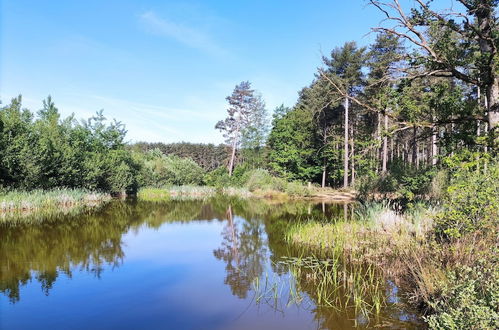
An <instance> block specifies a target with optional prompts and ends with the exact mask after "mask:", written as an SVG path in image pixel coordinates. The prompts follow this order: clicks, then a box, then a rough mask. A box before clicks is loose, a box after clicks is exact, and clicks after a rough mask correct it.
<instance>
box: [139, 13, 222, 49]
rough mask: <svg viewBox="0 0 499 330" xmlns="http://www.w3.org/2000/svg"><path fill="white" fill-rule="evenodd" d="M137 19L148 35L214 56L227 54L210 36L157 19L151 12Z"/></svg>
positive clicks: (169, 21)
mask: <svg viewBox="0 0 499 330" xmlns="http://www.w3.org/2000/svg"><path fill="white" fill-rule="evenodd" d="M139 19H140V23H141V24H142V25H143V26H144V27H145V29H146V30H147V31H148V32H149V33H152V34H156V35H160V36H164V37H168V38H171V39H174V40H176V41H177V42H179V43H181V44H183V45H185V46H188V47H191V48H195V49H198V50H201V51H203V52H206V53H209V54H211V55H214V56H223V55H226V54H227V52H226V50H225V49H223V48H222V47H220V46H219V45H217V44H216V43H215V42H214V41H213V40H212V39H211V38H210V36H208V35H207V34H205V33H203V32H202V31H199V30H197V29H194V28H192V27H189V26H185V25H182V24H179V23H175V22H173V21H171V20H168V19H165V18H161V17H158V16H157V15H156V13H154V12H153V11H148V12H145V13H143V14H142V15H140V17H139Z"/></svg>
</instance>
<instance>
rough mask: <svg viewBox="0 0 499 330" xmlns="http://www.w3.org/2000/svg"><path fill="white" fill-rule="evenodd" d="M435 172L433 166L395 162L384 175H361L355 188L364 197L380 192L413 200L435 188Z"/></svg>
mask: <svg viewBox="0 0 499 330" xmlns="http://www.w3.org/2000/svg"><path fill="white" fill-rule="evenodd" d="M436 173H437V171H436V170H435V169H433V168H422V169H416V168H413V167H409V166H404V165H403V164H401V163H397V164H393V166H392V171H391V172H389V173H387V174H386V175H383V176H378V177H372V176H371V177H369V176H364V177H361V178H360V179H359V180H358V186H357V188H358V190H359V192H360V194H361V196H364V197H367V195H368V194H371V193H380V194H392V196H393V197H397V198H401V199H404V200H406V201H413V200H414V199H416V198H417V197H418V196H422V195H423V194H427V193H430V192H432V189H437V187H436V186H435V185H436V184H437V183H436V182H435V181H434V177H435V174H436ZM440 175H442V174H440ZM439 179H442V178H441V177H440V178H439ZM439 184H442V182H440V183H439ZM439 189H441V188H439Z"/></svg>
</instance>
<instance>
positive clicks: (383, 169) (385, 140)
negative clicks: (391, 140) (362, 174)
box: [381, 115, 388, 175]
mask: <svg viewBox="0 0 499 330" xmlns="http://www.w3.org/2000/svg"><path fill="white" fill-rule="evenodd" d="M383 117H384V118H383V119H384V132H383V157H382V164H381V174H383V175H385V174H386V163H387V161H388V136H387V135H386V132H387V131H388V116H387V115H384V116H383Z"/></svg>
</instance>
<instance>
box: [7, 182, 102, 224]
mask: <svg viewBox="0 0 499 330" xmlns="http://www.w3.org/2000/svg"><path fill="white" fill-rule="evenodd" d="M110 200H111V196H110V195H109V194H103V193H97V192H91V191H87V190H82V189H63V188H61V189H53V190H33V191H29V192H28V191H20V190H12V191H7V192H1V193H0V221H2V222H4V223H9V224H16V223H34V222H40V221H45V220H48V219H54V218H57V216H58V215H61V214H63V215H67V214H71V215H75V214H78V213H80V212H82V211H85V210H88V209H95V208H98V207H100V206H102V205H105V204H106V203H107V202H109V201H110Z"/></svg>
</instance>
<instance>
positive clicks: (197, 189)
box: [137, 186, 253, 202]
mask: <svg viewBox="0 0 499 330" xmlns="http://www.w3.org/2000/svg"><path fill="white" fill-rule="evenodd" d="M217 195H224V196H230V197H240V198H248V197H253V195H252V194H251V193H250V192H249V191H248V190H246V189H244V188H233V187H229V188H219V189H217V188H214V187H207V186H171V187H165V188H142V189H140V190H139V192H138V194H137V198H138V199H139V200H142V201H149V202H160V201H166V200H180V199H182V200H184V199H199V198H210V197H214V196H217Z"/></svg>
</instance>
